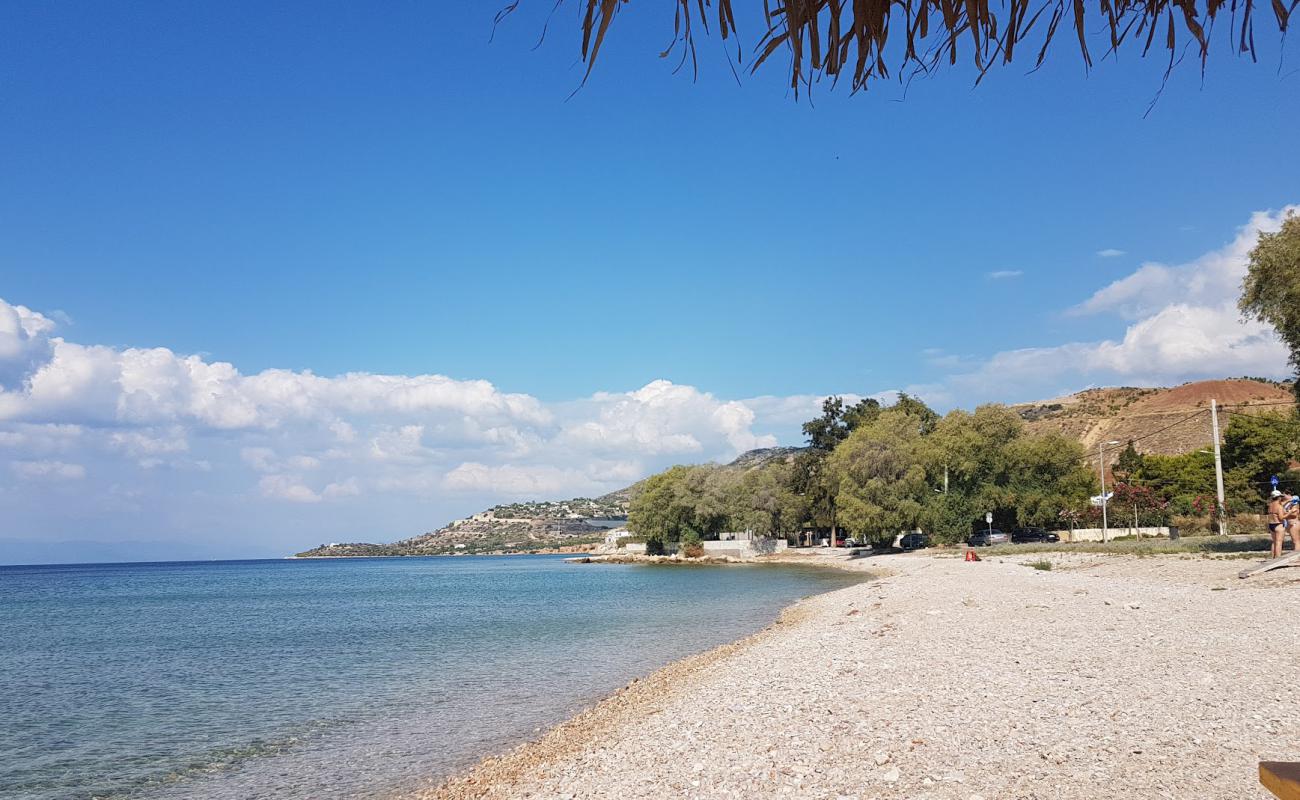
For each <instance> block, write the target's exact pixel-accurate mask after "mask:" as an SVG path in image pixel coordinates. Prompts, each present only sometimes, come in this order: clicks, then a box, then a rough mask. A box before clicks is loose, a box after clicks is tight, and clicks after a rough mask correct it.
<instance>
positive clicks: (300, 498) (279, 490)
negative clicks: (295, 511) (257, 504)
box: [257, 475, 321, 503]
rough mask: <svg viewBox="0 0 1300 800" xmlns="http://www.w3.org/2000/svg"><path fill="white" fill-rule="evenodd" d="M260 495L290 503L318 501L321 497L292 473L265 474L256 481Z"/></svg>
mask: <svg viewBox="0 0 1300 800" xmlns="http://www.w3.org/2000/svg"><path fill="white" fill-rule="evenodd" d="M257 485H258V488H260V489H261V490H262V496H263V497H268V498H271V499H272V500H287V501H289V502H291V503H319V502H320V500H321V497H320V495H319V494H317V493H316V492H315V491H313V490H312V489H311V488H310V487H308V486H306V485H305V484H303V483H302V481H301V479H299V478H297V477H295V476H292V475H265V476H263V477H262V479H261V480H260V481H258V483H257Z"/></svg>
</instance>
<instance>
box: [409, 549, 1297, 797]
mask: <svg viewBox="0 0 1300 800" xmlns="http://www.w3.org/2000/svg"><path fill="white" fill-rule="evenodd" d="M1044 559H1046V560H1049V561H1051V562H1052V564H1053V568H1052V569H1051V570H1036V569H1030V568H1029V567H1028V566H1026V564H1025V563H1024V562H1027V561H1029V560H1030V559H1028V558H1002V559H986V560H984V561H981V562H977V563H967V562H964V561H962V560H960V559H955V558H951V557H940V556H928V555H908V556H894V557H889V558H876V559H860V560H857V561H854V562H849V563H848V564H847V566H849V567H850V568H863V569H868V570H877V571H881V572H882V573H883V572H887V573H888V574H887V576H886V577H881V578H876V579H873V580H869V581H867V582H864V583H862V584H858V585H855V586H852V587H849V588H847V589H842V590H839V591H835V592H831V593H828V594H824V595H820V596H817V597H813V598H809V599H807V600H804V601H802V602H800V603H798V604H797V605H795V606H793V607H792V608H790V609H787V611H786V612H785V613H784V614H783V615H782V618H781V620H780V621H779V622H778V623H776V624H774V625H772V626H771V627H769V628H768V629H766V630H764V631H762V632H761V633H758V634H756V635H754V636H751V637H749V638H748V639H745V640H742V641H740V642H737V643H734V644H731V645H726V646H724V647H721V648H717V649H716V650H712V651H709V652H708V653H704V654H702V655H699V656H696V657H693V658H690V659H686V660H684V661H681V662H677V663H676V664H673V665H670V666H668V667H666V668H665V669H663V670H660V671H659V672H656V673H655V674H653V675H651V676H649V677H647V678H646V679H644V680H641V681H637V682H634V683H633V684H631V685H630V686H628V687H627V688H625V689H623V690H621V691H620V692H619V693H617V694H616V695H614V696H612V697H610V698H607V699H606V700H604V701H602V702H600V703H598V704H597V705H596V706H594V707H593V708H592V709H590V710H588V711H586V712H584V713H582V714H580V715H578V716H577V717H575V718H573V719H571V720H569V721H568V722H566V723H563V724H561V725H559V726H557V727H556V728H554V729H552V730H551V731H548V732H546V733H544V734H542V735H541V736H540V738H538V739H537V740H536V741H534V742H530V743H528V744H525V745H522V746H520V747H519V748H517V749H515V750H514V751H512V752H510V753H507V754H505V755H502V756H498V757H494V758H490V759H487V760H485V761H484V762H482V763H481V764H479V765H478V766H477V767H476V768H474V769H473V770H471V771H469V772H467V773H464V774H462V775H459V776H456V777H455V778H453V779H451V780H450V781H448V782H446V783H444V784H443V785H442V786H440V787H438V788H437V789H434V790H430V791H428V792H425V793H423V794H421V795H418V797H420V798H423V800H431V799H432V798H439V799H441V798H471V797H484V798H516V797H527V798H661V797H701V798H708V797H721V798H733V797H734V798H755V797H774V798H786V797H789V798H833V799H835V800H845V799H846V798H875V797H880V798H915V799H920V798H960V799H961V800H993V798H1024V799H1028V798H1044V799H1046V798H1120V797H1124V798H1193V797H1194V798H1267V797H1271V795H1270V794H1268V792H1266V791H1265V790H1264V789H1263V788H1262V787H1260V786H1259V783H1258V777H1257V763H1258V762H1259V761H1260V760H1261V759H1263V760H1290V761H1297V760H1300V569H1281V570H1277V571H1275V572H1273V573H1268V574H1266V575H1261V576H1259V577H1258V578H1252V579H1249V580H1245V581H1242V580H1239V579H1238V578H1237V577H1236V573H1237V571H1238V570H1240V569H1241V568H1242V567H1244V566H1246V565H1247V564H1248V563H1249V562H1245V561H1241V560H1214V559H1201V558H1180V557H1175V556H1167V557H1148V558H1132V557H1115V556H1083V555H1041V554H1037V555H1035V556H1034V557H1033V559H1032V560H1035V561H1041V560H1044ZM596 568H597V567H593V569H596Z"/></svg>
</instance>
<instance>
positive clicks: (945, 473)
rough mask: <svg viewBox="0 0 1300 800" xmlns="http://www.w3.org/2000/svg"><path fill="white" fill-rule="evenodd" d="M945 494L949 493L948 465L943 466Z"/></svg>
mask: <svg viewBox="0 0 1300 800" xmlns="http://www.w3.org/2000/svg"><path fill="white" fill-rule="evenodd" d="M943 493H944V494H947V493H948V465H947V464H944V465H943Z"/></svg>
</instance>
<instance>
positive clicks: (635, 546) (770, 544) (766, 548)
mask: <svg viewBox="0 0 1300 800" xmlns="http://www.w3.org/2000/svg"><path fill="white" fill-rule="evenodd" d="M700 546H701V547H703V548H704V554H705V555H706V556H730V557H732V558H754V557H755V556H764V555H771V554H773V553H779V552H781V551H782V550H785V548H786V542H785V539H768V538H761V537H760V538H754V539H745V540H741V541H716V542H715V541H706V542H700ZM619 550H621V551H622V552H624V553H629V554H632V555H643V554H644V553H645V542H627V543H621V542H620V544H619ZM676 552H677V545H676V544H669V545H665V546H664V553H665V554H666V555H672V554H673V553H676Z"/></svg>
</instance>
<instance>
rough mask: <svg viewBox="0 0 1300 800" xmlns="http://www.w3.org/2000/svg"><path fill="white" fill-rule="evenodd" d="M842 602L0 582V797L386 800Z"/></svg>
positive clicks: (432, 575) (490, 590) (450, 586)
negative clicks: (787, 620) (631, 684)
mask: <svg viewBox="0 0 1300 800" xmlns="http://www.w3.org/2000/svg"><path fill="white" fill-rule="evenodd" d="M858 579H860V576H858V577H855V576H853V575H850V574H846V573H838V572H834V571H830V570H821V569H816V568H801V567H792V566H780V567H776V566H772V567H742V568H737V567H707V566H698V567H676V568H675V567H654V566H640V565H599V566H596V565H580V564H570V563H566V562H565V561H563V558H562V557H555V556H511V557H462V558H406V559H348V560H337V561H332V560H304V561H292V560H275V561H230V562H203V563H171V564H107V565H71V566H39V567H0V720H3V724H0V797H3V798H10V797H12V798H19V797H21V798H25V799H26V798H30V799H31V800H64V799H65V798H90V797H96V798H123V797H131V798H181V797H186V798H190V797H203V798H230V799H231V800H234V799H235V798H240V799H241V800H242V799H243V798H250V797H268V796H275V797H277V798H290V799H291V800H292V799H294V798H304V799H305V798H313V799H318V798H320V799H323V798H344V797H348V798H354V797H359V798H373V797H383V796H387V795H390V794H392V793H393V792H394V791H400V790H404V789H409V788H414V787H417V786H421V785H424V784H426V783H428V782H429V781H432V780H436V778H437V777H439V776H443V775H446V774H447V773H448V772H450V771H453V770H455V769H457V768H460V767H464V766H467V765H468V764H470V763H472V762H473V761H475V760H476V759H478V758H479V757H481V756H482V755H484V754H486V753H489V752H492V751H496V750H500V749H503V748H505V747H508V746H509V745H511V744H513V743H515V742H518V741H520V740H521V739H522V738H525V737H527V736H530V735H532V734H533V733H534V732H535V731H536V730H537V729H538V728H540V727H544V726H547V725H550V724H554V723H555V722H558V721H560V720H561V719H563V718H564V717H566V716H568V715H569V714H571V713H572V712H574V711H575V710H577V709H578V708H580V707H581V706H583V705H586V704H588V703H590V702H591V701H592V700H594V699H596V698H598V697H600V696H601V695H603V694H606V693H608V692H610V691H612V690H613V689H616V688H617V687H619V686H621V685H623V684H624V683H626V682H627V681H628V680H629V679H630V678H632V677H634V676H636V675H641V674H644V673H646V672H649V671H651V670H653V669H655V668H657V667H659V666H661V665H663V664H665V663H667V662H669V661H672V660H674V659H677V658H681V657H683V656H686V655H688V654H691V653H694V652H699V651H701V650H704V649H707V648H709V647H712V646H715V645H718V644H721V643H723V642H726V641H730V640H733V639H735V638H738V637H740V636H742V635H744V634H746V633H749V632H752V631H754V630H757V629H759V628H761V627H762V626H763V625H765V624H767V623H768V622H770V621H771V620H772V619H773V618H774V617H775V616H776V614H777V612H778V611H779V610H780V609H781V608H782V607H783V606H785V605H788V604H789V603H790V602H792V601H793V600H795V599H797V598H799V597H802V596H806V595H809V594H814V593H817V592H821V591H827V590H829V589H833V588H836V587H839V586H844V585H847V584H849V583H852V582H854V581H855V580H858Z"/></svg>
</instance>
